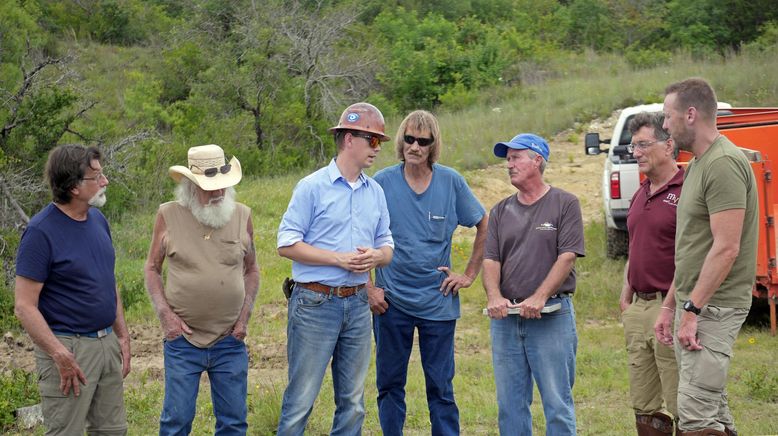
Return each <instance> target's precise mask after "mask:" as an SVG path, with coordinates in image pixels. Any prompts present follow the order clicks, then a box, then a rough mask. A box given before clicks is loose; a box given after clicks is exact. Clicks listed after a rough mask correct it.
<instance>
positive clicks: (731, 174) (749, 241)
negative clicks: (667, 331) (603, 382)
mask: <svg viewBox="0 0 778 436" xmlns="http://www.w3.org/2000/svg"><path fill="white" fill-rule="evenodd" d="M731 209H745V216H744V219H743V230H742V231H741V233H740V251H739V253H738V255H737V258H735V262H734V264H733V265H732V269H731V270H730V272H729V274H728V275H727V277H726V278H725V279H724V282H722V283H721V286H719V288H718V289H717V290H716V292H715V293H714V294H713V296H712V297H711V299H710V300H709V301H708V304H711V305H713V306H720V307H732V308H749V307H751V288H752V287H753V285H754V278H755V276H756V249H757V242H758V241H757V238H758V237H759V221H758V219H759V214H758V212H759V203H758V195H757V186H756V179H755V178H754V172H753V170H752V169H751V164H750V163H749V162H748V159H747V158H746V157H745V155H743V153H742V152H741V151H740V150H738V148H737V147H736V146H735V145H734V144H732V142H730V140H729V139H727V138H726V137H724V136H719V138H718V139H716V140H715V141H714V142H713V144H712V145H711V146H710V148H709V149H708V150H707V151H706V152H705V153H704V154H703V155H702V156H700V157H699V158H695V159H692V161H691V162H689V166H688V167H687V169H686V177H685V179H684V183H683V195H681V199H680V200H679V201H678V224H677V227H676V234H675V288H676V289H677V293H676V300H677V301H678V302H683V301H685V300H688V299H689V294H690V293H691V291H692V289H694V285H695V284H696V283H697V278H698V277H699V274H700V271H701V270H702V264H703V263H704V261H705V256H706V255H707V254H708V252H709V251H710V249H711V246H712V245H713V233H712V232H711V229H710V216H711V215H712V214H715V213H717V212H722V211H725V210H731ZM679 307H680V306H679Z"/></svg>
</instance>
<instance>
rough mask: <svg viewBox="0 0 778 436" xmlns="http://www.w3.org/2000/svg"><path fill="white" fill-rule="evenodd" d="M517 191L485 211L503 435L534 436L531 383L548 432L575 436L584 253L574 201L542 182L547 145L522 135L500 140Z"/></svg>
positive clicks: (487, 282)
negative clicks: (578, 276) (577, 301)
mask: <svg viewBox="0 0 778 436" xmlns="http://www.w3.org/2000/svg"><path fill="white" fill-rule="evenodd" d="M494 154H495V156H497V157H502V158H505V159H506V161H507V166H508V174H509V176H510V179H511V184H512V185H513V186H515V187H516V188H517V189H518V190H519V192H518V193H516V194H515V195H511V196H510V197H508V198H506V199H504V200H502V201H500V202H499V203H497V205H495V206H494V207H493V208H492V210H491V212H490V213H489V225H488V226H487V237H486V247H485V253H484V264H483V284H484V288H485V289H486V296H487V299H488V303H487V311H488V313H489V317H490V318H492V321H491V338H492V361H493V362H494V379H495V383H496V385H497V406H498V410H499V417H498V421H499V426H500V433H501V434H532V416H531V414H530V404H531V403H532V387H533V379H534V381H536V382H537V384H538V390H539V391H540V397H541V400H542V401H543V409H544V414H545V416H546V433H547V434H553V435H575V434H576V425H575V409H574V407H573V395H572V389H573V382H574V380H575V354H576V347H577V345H578V336H577V333H576V329H575V312H574V310H573V302H572V298H571V297H572V294H573V292H575V269H574V265H575V260H576V258H578V257H583V256H584V236H583V221H582V219H581V207H580V205H579V203H578V199H577V198H576V197H575V196H574V195H572V194H570V193H568V192H565V191H562V190H561V189H558V188H554V187H552V186H551V185H549V184H548V183H546V182H545V181H544V180H543V171H544V170H545V168H546V164H547V163H548V157H549V149H548V143H547V142H546V141H545V140H544V139H543V138H541V137H540V136H537V135H533V134H531V133H522V134H520V135H517V136H515V137H514V138H513V139H511V140H510V141H508V142H498V143H497V144H495V146H494Z"/></svg>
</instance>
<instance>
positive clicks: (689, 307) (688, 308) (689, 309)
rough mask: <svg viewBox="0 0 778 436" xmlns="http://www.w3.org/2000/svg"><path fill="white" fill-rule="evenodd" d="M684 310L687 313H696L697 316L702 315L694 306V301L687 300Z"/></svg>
mask: <svg viewBox="0 0 778 436" xmlns="http://www.w3.org/2000/svg"><path fill="white" fill-rule="evenodd" d="M683 310H685V311H687V312H692V313H696V314H697V315H699V314H700V309H698V308H696V307H695V306H694V303H692V300H686V302H685V303H683Z"/></svg>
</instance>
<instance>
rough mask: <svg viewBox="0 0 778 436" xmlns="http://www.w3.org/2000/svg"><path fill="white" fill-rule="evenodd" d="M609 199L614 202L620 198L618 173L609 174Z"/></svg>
mask: <svg viewBox="0 0 778 436" xmlns="http://www.w3.org/2000/svg"><path fill="white" fill-rule="evenodd" d="M611 198H612V199H614V200H618V199H620V198H621V178H620V177H619V172H618V171H614V172H612V173H611Z"/></svg>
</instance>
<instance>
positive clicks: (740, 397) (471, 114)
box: [16, 51, 778, 435]
mask: <svg viewBox="0 0 778 436" xmlns="http://www.w3.org/2000/svg"><path fill="white" fill-rule="evenodd" d="M775 54H776V53H775V51H773V52H771V53H766V54H763V55H759V54H756V55H755V54H746V55H743V56H739V57H732V58H729V59H726V60H723V61H709V62H696V61H692V60H690V59H688V58H687V57H685V56H684V55H682V54H679V55H676V57H675V59H674V60H673V62H672V64H671V65H672V66H664V67H658V68H654V69H649V70H641V71H634V70H632V69H630V68H629V67H627V65H626V64H625V63H624V61H623V60H621V59H618V58H616V57H615V56H601V55H595V54H591V53H582V54H581V55H580V57H579V58H577V59H568V60H566V61H563V62H566V63H565V64H563V65H558V66H557V67H556V70H555V71H556V75H555V76H554V77H555V78H553V79H551V80H549V81H547V82H546V83H544V84H542V85H539V86H536V87H526V88H521V89H518V88H517V89H512V90H500V92H495V93H494V95H497V96H498V97H494V98H489V96H486V97H485V98H484V99H483V101H482V103H481V104H479V105H478V106H477V107H472V108H469V109H466V110H463V111H459V112H456V113H441V114H439V117H440V121H441V128H442V131H443V132H444V140H445V144H446V147H445V149H444V151H443V158H442V163H444V164H447V165H452V166H454V167H456V168H459V169H461V170H465V169H468V168H480V167H483V166H484V165H486V164H488V163H496V159H495V158H493V157H492V154H491V147H492V144H494V142H495V141H497V140H503V139H508V138H510V137H512V136H513V135H515V134H516V133H518V132H520V131H534V132H538V133H541V134H544V135H549V134H552V133H556V132H558V131H561V130H563V129H567V128H572V129H573V131H574V132H575V133H574V134H577V135H579V137H580V134H581V133H582V130H581V124H578V123H579V122H582V121H586V120H589V119H591V118H592V117H595V116H602V115H606V114H609V113H610V112H611V111H612V110H614V109H616V108H618V107H620V106H623V105H627V104H634V103H637V102H647V101H660V100H661V95H662V90H663V89H664V86H666V85H667V84H669V83H670V82H672V81H675V80H679V79H682V78H684V77H687V76H692V75H700V76H704V77H706V78H708V79H710V80H711V82H712V83H713V85H714V87H715V88H716V90H717V91H718V94H719V99H720V100H723V101H728V102H730V103H732V104H733V105H753V106H758V105H775V104H776V101H778V75H775V74H772V73H771V72H773V71H776V69H778V68H777V67H778V56H775ZM494 108H500V109H499V111H496V110H493V109H494ZM399 122H400V119H389V120H388V125H387V132H388V133H389V134H390V135H391V136H394V129H396V126H397V125H398V124H399ZM574 134H571V135H574ZM571 137H572V136H571ZM393 149H394V147H393V145H391V144H387V145H386V146H385V147H384V151H383V152H382V153H381V155H380V156H381V158H380V161H379V163H378V164H377V165H376V168H375V169H377V168H380V167H383V166H386V165H388V164H391V163H394V162H395V158H394V153H393ZM553 156H554V155H553V154H552V162H551V165H553V161H554V159H555V158H554V157H553ZM557 158H558V159H570V157H569V156H559V157H557ZM375 169H374V170H375ZM374 170H372V171H374ZM372 171H371V172H372ZM464 174H465V176H466V177H467V176H468V173H467V171H465V172H464ZM303 175H304V173H302V172H301V173H297V174H290V175H288V176H285V177H278V178H255V179H252V178H251V177H250V176H247V178H246V179H245V180H244V181H243V182H242V183H241V185H240V186H239V187H238V194H239V200H240V201H242V202H244V203H246V204H248V205H249V206H250V207H251V208H252V210H253V222H254V228H255V243H256V246H257V252H258V259H259V263H260V267H261V288H260V294H259V297H258V300H257V304H256V308H255V310H254V314H253V316H252V320H251V324H250V327H249V337H248V338H247V343H248V346H249V351H250V358H251V371H250V385H249V398H248V403H249V424H250V432H251V434H260V435H263V434H272V433H273V431H274V429H275V427H276V425H277V422H278V415H279V411H280V404H281V397H282V394H283V390H284V388H285V386H286V369H285V368H286V357H285V344H286V309H285V301H284V298H283V296H282V293H281V289H280V286H281V282H282V280H283V279H284V277H286V276H288V275H289V274H290V270H291V262H290V261H288V260H286V259H282V258H280V257H279V256H277V254H276V250H275V241H276V231H277V228H278V224H279V222H280V219H281V215H282V214H283V212H284V210H285V209H286V205H287V203H288V200H289V198H290V196H291V192H292V189H293V187H294V185H295V183H296V181H297V180H298V179H299V178H300V177H302V176H303ZM161 177H162V176H161ZM163 180H166V178H163ZM163 183H165V184H166V185H167V186H169V187H170V186H172V184H171V183H170V182H169V181H167V180H166V181H165V182H163ZM592 194H594V193H592ZM485 206H486V207H487V208H488V207H491V206H492V205H485ZM155 211H156V207H151V208H147V209H145V210H141V211H139V212H136V213H133V214H128V215H127V216H126V217H125V218H124V219H123V220H121V221H116V222H114V223H113V232H114V240H115V243H116V251H117V259H118V262H117V280H118V284H119V287H120V289H121V291H122V294H123V298H124V301H125V305H127V307H128V309H127V320H128V323H129V324H130V325H131V326H133V327H138V326H140V327H141V328H143V329H146V328H148V329H155V328H157V323H158V321H157V320H156V316H155V314H154V312H153V310H152V309H151V306H150V303H149V301H148V297H147V296H146V292H145V289H144V286H143V272H142V268H143V262H144V260H145V256H146V252H147V250H148V241H149V237H150V235H151V229H152V225H153V220H154V214H155ZM586 244H587V245H586V249H587V256H586V257H585V258H582V259H579V260H578V262H577V266H576V269H577V273H578V288H577V292H576V295H575V297H574V304H575V309H576V314H577V327H578V334H579V347H578V367H577V376H576V377H577V378H576V385H575V389H574V392H573V393H574V398H575V401H576V412H577V420H578V429H579V434H581V435H623V434H630V433H633V432H634V418H633V415H632V411H631V410H630V407H629V396H628V383H627V366H626V365H627V364H626V352H625V350H624V342H623V332H622V328H621V325H620V321H619V310H618V303H617V299H618V293H619V289H620V286H621V280H622V279H621V277H622V268H623V265H622V263H621V262H618V261H613V260H609V259H606V258H605V255H604V230H603V227H602V225H600V224H592V225H589V226H587V228H586ZM468 254H469V246H468V245H467V243H461V244H457V247H455V250H454V255H453V258H454V264H455V267H457V268H459V269H460V270H461V269H462V268H463V266H464V263H465V262H466V260H467V255H468ZM484 304H485V297H484V292H483V289H482V287H481V284H480V281H477V282H476V283H475V284H474V285H473V286H472V287H471V288H470V289H467V290H465V291H464V292H463V293H462V309H463V310H462V313H463V316H462V318H461V319H460V320H459V322H458V325H457V334H456V359H457V377H456V379H455V381H454V384H455V392H456V396H457V401H458V403H459V405H460V414H461V425H462V433H463V434H466V435H467V434H496V433H497V431H496V421H497V405H496V399H495V393H494V392H495V388H494V380H493V375H492V365H491V352H490V342H489V324H488V320H487V319H486V317H484V316H482V315H481V314H480V312H481V308H483V306H484ZM776 361H778V338H776V337H772V336H770V334H769V330H768V329H766V328H765V327H763V326H759V327H754V326H747V327H746V328H745V329H744V331H743V332H741V334H740V336H739V337H738V339H737V342H736V344H735V356H734V359H733V361H732V366H731V368H730V374H729V385H728V389H729V393H730V396H729V398H730V404H731V407H732V410H733V413H734V415H735V419H736V422H737V424H738V426H739V429H740V433H741V434H743V435H759V434H775V433H778V422H776V421H777V420H778V419H777V418H775V417H776V416H778V398H776V397H777V396H778V394H776V392H777V391H778V376H776V371H775V369H774V362H776ZM374 380H375V369H374V367H373V366H372V364H371V368H370V372H369V374H368V378H367V382H366V390H365V402H366V410H367V417H366V420H365V434H380V428H379V425H378V419H377V411H376V410H377V409H376V400H375V398H376V390H375V384H374ZM407 392H408V395H407V402H408V418H407V422H406V431H407V434H411V435H415V434H429V431H430V429H429V420H428V416H427V406H426V400H425V396H424V380H423V375H422V372H421V368H420V365H419V357H418V353H417V352H414V353H413V354H412V357H411V365H410V369H409V374H408V386H407ZM209 397H210V394H209V392H208V390H207V388H206V386H205V384H203V388H202V389H201V392H200V395H199V398H198V400H197V411H198V412H197V418H196V420H195V423H194V429H193V434H196V435H201V434H211V433H212V432H213V419H212V417H211V406H210V400H209ZM125 398H126V402H127V408H128V419H129V422H130V428H131V431H130V434H133V435H148V434H154V433H156V432H157V430H158V428H157V426H158V418H159V411H160V408H161V405H162V398H163V384H162V381H161V377H160V375H159V374H155V373H154V371H149V370H146V371H143V370H139V369H136V370H135V371H133V372H132V373H131V374H130V376H129V377H128V379H127V382H126V395H125ZM539 404H540V400H539V397H538V396H537V392H536V395H535V402H534V404H533V407H532V411H533V415H534V419H533V424H534V430H535V432H536V433H537V434H543V432H544V423H543V421H544V420H543V415H542V410H541V407H540V406H539ZM333 408H334V406H333V401H332V381H331V378H330V376H329V375H328V376H327V377H326V378H325V382H324V385H323V387H322V390H321V393H320V395H319V398H318V401H317V403H316V405H315V407H314V411H313V413H312V415H311V419H310V424H309V428H308V434H325V433H327V432H328V431H329V427H330V423H331V418H332V412H333ZM27 433H29V432H28V431H19V432H17V433H16V434H27ZM33 433H35V434H42V433H43V429H42V428H36V429H34V431H33Z"/></svg>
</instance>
